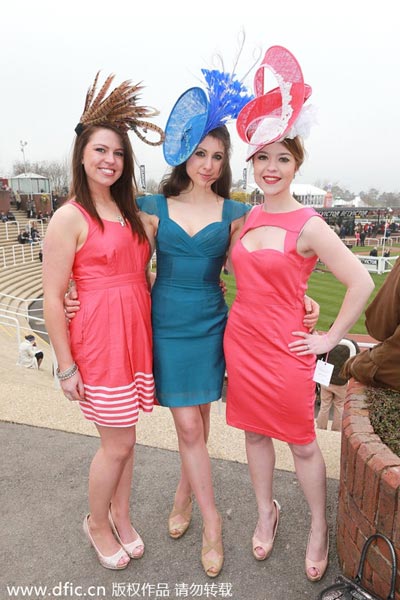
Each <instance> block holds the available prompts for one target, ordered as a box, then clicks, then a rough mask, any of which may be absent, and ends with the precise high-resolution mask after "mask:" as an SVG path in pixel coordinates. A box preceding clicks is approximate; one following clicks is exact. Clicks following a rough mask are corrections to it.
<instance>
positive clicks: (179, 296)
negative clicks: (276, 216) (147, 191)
mask: <svg viewBox="0 0 400 600" xmlns="http://www.w3.org/2000/svg"><path fill="white" fill-rule="evenodd" d="M137 204H138V206H139V208H140V210H142V211H144V212H146V213H148V214H154V215H157V216H158V218H159V226H158V232H157V239H156V253H157V278H156V282H155V284H154V286H153V290H152V327H153V355H154V358H153V368H154V378H155V383H156V397H157V401H158V402H159V403H160V404H161V405H162V406H169V407H179V406H195V405H199V404H206V403H208V402H213V401H214V400H218V399H219V398H220V397H221V392H222V386H223V382H224V374H225V360H224V354H223V335H224V331H225V325H226V321H227V316H228V307H227V305H226V302H225V300H224V296H223V293H222V291H221V288H220V286H219V280H220V274H221V269H222V266H223V264H224V261H225V258H226V252H227V249H228V245H229V235H230V226H231V223H232V221H234V220H235V219H238V218H239V217H241V216H242V215H244V214H245V213H246V212H247V211H248V210H249V206H247V205H245V204H242V203H241V202H236V201H234V200H224V206H223V212H222V220H221V221H218V222H215V223H211V224H210V225H207V226H206V227H204V229H202V230H201V231H199V232H198V233H196V234H195V235H194V236H190V235H188V234H187V233H186V231H185V230H184V229H182V227H180V225H178V224H177V223H176V222H175V221H173V220H172V219H170V218H169V214H168V205H167V201H166V199H165V197H164V196H162V195H156V196H144V197H140V198H138V199H137Z"/></svg>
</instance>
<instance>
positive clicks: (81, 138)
mask: <svg viewBox="0 0 400 600" xmlns="http://www.w3.org/2000/svg"><path fill="white" fill-rule="evenodd" d="M98 129H109V130H110V131H114V133H116V134H117V135H118V136H119V138H120V140H121V144H122V148H123V151H124V167H123V171H122V174H121V177H120V178H119V179H118V180H117V181H116V182H115V183H113V184H112V186H111V188H110V191H111V196H112V198H113V200H114V202H115V204H116V205H117V206H118V208H119V210H120V211H121V214H122V216H123V217H124V218H125V219H126V220H127V221H129V223H130V225H131V227H132V233H133V234H136V235H137V236H138V237H139V240H140V241H141V242H144V241H145V240H147V236H146V233H145V230H144V227H143V224H142V221H141V220H140V217H139V209H138V207H137V205H136V195H137V184H136V179H135V170H134V155H133V149H132V146H131V142H130V140H129V137H128V135H127V134H126V133H123V132H122V131H121V130H120V129H118V128H117V127H115V126H113V125H110V124H108V123H105V124H101V125H89V126H87V127H84V129H83V130H82V133H80V134H79V135H77V136H76V139H75V143H74V147H73V153H72V183H71V186H70V191H69V198H70V199H71V198H74V199H75V201H76V202H77V203H78V204H80V205H81V206H83V208H84V209H85V210H86V211H87V212H88V213H89V214H90V215H91V216H92V217H93V218H94V219H96V221H97V222H98V223H99V226H100V227H101V229H102V230H104V224H103V221H102V220H101V217H100V216H99V214H98V212H97V210H96V206H95V203H94V201H93V200H94V199H93V198H92V196H91V193H90V189H89V185H88V180H87V175H86V172H85V169H84V168H83V165H82V159H83V152H84V150H85V148H86V146H87V144H88V143H89V141H90V138H91V136H92V135H93V133H94V132H95V131H97V130H98Z"/></svg>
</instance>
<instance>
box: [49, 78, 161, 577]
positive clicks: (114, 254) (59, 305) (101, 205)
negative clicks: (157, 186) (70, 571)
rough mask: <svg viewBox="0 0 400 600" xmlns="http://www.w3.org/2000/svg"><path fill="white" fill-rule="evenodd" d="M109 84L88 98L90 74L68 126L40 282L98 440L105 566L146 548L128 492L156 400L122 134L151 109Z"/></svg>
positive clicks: (89, 520)
mask: <svg viewBox="0 0 400 600" xmlns="http://www.w3.org/2000/svg"><path fill="white" fill-rule="evenodd" d="M111 81H112V77H110V78H108V80H107V82H106V84H105V86H103V88H102V89H101V91H100V92H99V94H98V96H97V97H96V98H94V92H95V87H96V83H97V77H96V80H95V82H94V84H93V87H92V88H91V89H90V90H89V92H88V95H87V99H86V104H85V110H84V113H83V115H82V117H81V120H80V123H79V125H78V126H77V128H76V130H75V131H76V133H77V137H76V140H75V144H74V150H73V159H72V169H73V180H72V187H71V193H70V201H69V202H67V203H66V204H65V205H64V206H62V207H61V208H59V209H58V210H57V211H56V212H55V214H54V215H53V217H52V219H51V221H50V223H49V225H48V229H47V232H46V238H45V243H44V249H43V289H44V317H45V322H46V328H47V331H48V334H49V337H50V340H51V343H52V345H53V348H54V351H55V354H56V357H57V362H58V368H57V377H58V379H59V380H60V384H61V388H62V390H63V392H64V395H65V396H66V398H68V399H69V400H71V401H79V404H80V407H81V409H82V412H83V414H84V416H85V417H86V419H88V420H89V421H91V422H93V423H94V424H95V426H96V428H97V431H98V433H99V436H100V441H101V446H100V449H99V450H98V452H97V453H96V455H95V457H94V458H93V461H92V464H91V467H90V473H89V508H90V514H89V515H87V516H86V517H85V519H84V523H83V528H84V532H85V534H86V536H87V538H88V540H89V542H90V543H91V545H92V546H93V548H94V549H95V551H96V553H97V556H98V559H99V561H100V563H101V564H102V566H104V567H106V568H108V569H123V568H125V567H126V566H127V564H128V563H129V561H130V559H131V558H140V557H141V556H142V555H143V552H144V544H143V540H142V539H141V537H140V536H139V534H138V533H137V532H136V530H135V529H134V528H133V526H132V525H131V519H130V515H129V498H130V491H131V483H132V470H133V459H134V446H135V439H136V427H135V426H136V423H137V420H138V415H139V410H143V411H144V412H151V411H152V408H153V400H154V398H153V396H154V380H153V374H152V334H151V318H150V292H149V286H148V282H147V279H146V267H147V264H148V261H149V258H150V256H151V252H152V248H151V245H150V243H149V241H148V238H147V235H146V233H147V232H146V224H143V223H142V221H141V219H140V217H139V212H138V210H137V208H136V205H135V197H134V183H135V180H134V167H133V165H134V161H133V152H132V147H131V144H130V141H129V138H128V134H127V131H128V129H129V128H131V127H132V128H134V129H135V128H137V127H141V126H143V125H146V126H147V127H152V128H153V129H154V127H155V126H154V125H151V124H147V123H145V122H143V121H141V119H142V118H143V117H146V116H152V115H153V114H156V113H155V111H153V110H152V109H147V108H145V107H139V106H137V105H136V97H137V92H138V88H137V86H132V85H130V83H129V82H124V83H123V84H121V85H120V86H119V87H118V88H116V89H115V90H114V91H113V92H112V93H111V94H110V95H109V96H108V97H107V98H105V99H104V95H105V93H106V91H107V89H108V86H109V85H110V83H111ZM107 84H108V85H107ZM135 130H136V129H135ZM158 133H159V134H160V138H161V139H160V142H159V143H161V141H162V137H163V133H162V131H161V130H158ZM140 137H141V138H142V139H143V137H142V136H140ZM71 273H72V277H73V279H74V280H75V283H76V286H77V288H78V290H79V294H80V299H81V303H82V310H81V311H80V313H79V315H78V316H77V318H76V319H74V321H73V323H71V328H70V335H69V334H68V327H67V322H66V319H65V316H64V307H63V299H64V294H65V291H66V289H67V287H68V282H69V280H70V277H71Z"/></svg>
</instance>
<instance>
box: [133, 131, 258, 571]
mask: <svg viewBox="0 0 400 600" xmlns="http://www.w3.org/2000/svg"><path fill="white" fill-rule="evenodd" d="M166 139H168V127H167V131H166ZM229 154H230V136H229V132H228V130H227V128H226V127H225V126H220V127H217V128H215V129H213V130H212V131H210V132H209V133H208V134H207V135H206V136H205V137H204V138H203V139H202V140H201V141H200V143H199V144H198V146H197V147H196V148H195V150H194V152H193V153H192V154H191V155H190V156H189V158H188V159H187V160H185V161H184V163H182V164H180V165H179V166H175V167H174V169H173V170H172V173H171V174H170V175H169V176H168V177H167V178H166V179H165V180H164V181H163V182H162V184H161V190H162V192H163V194H162V195H157V196H144V197H143V198H138V205H139V208H140V209H141V210H142V211H143V212H146V213H147V214H148V215H149V217H148V218H149V220H150V223H151V225H152V226H153V228H154V229H153V231H154V236H155V239H156V255H157V276H156V278H155V283H154V285H153V288H152V326H153V355H154V363H153V365H154V366H153V368H154V377H155V382H156V397H157V400H158V402H159V403H160V404H161V405H162V406H168V407H169V408H170V409H171V412H172V416H173V419H174V423H175V427H176V432H177V436H178V442H179V451H180V456H181V463H182V464H181V477H180V480H179V483H178V487H177V490H176V494H175V501H174V507H173V509H172V512H171V514H170V518H169V533H170V535H171V537H173V538H175V539H176V538H179V537H181V536H182V535H183V534H184V533H185V531H186V530H187V528H188V527H189V524H190V520H191V513H192V494H194V496H195V497H196V500H197V502H198V505H199V508H200V512H201V514H202V517H203V523H204V528H203V550H202V562H203V567H204V570H205V572H206V573H207V575H209V576H210V577H215V576H216V575H218V573H219V572H220V570H221V568H222V563H223V549H222V534H221V525H222V524H221V517H220V515H219V513H218V511H217V508H216V505H215V499H214V491H213V486H212V479H211V464H210V458H209V455H208V451H207V445H206V444H207V439H208V434H209V429H210V407H211V402H213V401H215V400H218V399H219V398H220V397H221V393H222V387H223V381H224V374H225V360H224V354H223V344H222V341H223V334H224V331H225V325H226V320H227V315H228V307H227V305H226V303H225V300H224V295H223V292H222V289H221V287H220V274H221V270H222V267H223V265H224V262H225V260H226V254H227V250H228V247H229V244H230V239H231V237H232V235H233V234H234V233H235V232H236V231H238V230H239V229H240V228H241V227H242V225H243V223H244V214H245V213H246V212H247V211H248V209H249V207H248V206H247V205H245V204H243V203H240V202H235V201H234V200H229V199H228V195H229V192H230V188H231V169H230V165H229Z"/></svg>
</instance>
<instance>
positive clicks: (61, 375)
mask: <svg viewBox="0 0 400 600" xmlns="http://www.w3.org/2000/svg"><path fill="white" fill-rule="evenodd" d="M77 370H78V365H77V364H76V363H73V365H72V366H71V367H69V368H68V369H65V371H60V369H59V368H58V367H57V369H56V375H57V379H59V380H60V381H64V380H65V379H69V378H70V377H73V376H74V375H75V373H76V372H77Z"/></svg>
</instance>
